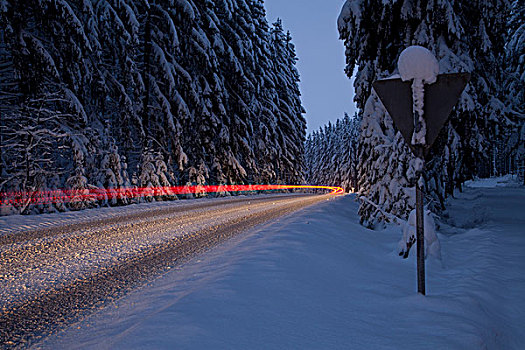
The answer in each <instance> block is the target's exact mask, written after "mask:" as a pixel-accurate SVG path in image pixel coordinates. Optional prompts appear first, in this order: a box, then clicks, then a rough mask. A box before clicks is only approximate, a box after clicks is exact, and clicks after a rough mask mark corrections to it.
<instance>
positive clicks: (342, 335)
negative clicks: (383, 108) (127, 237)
mask: <svg viewBox="0 0 525 350" xmlns="http://www.w3.org/2000/svg"><path fill="white" fill-rule="evenodd" d="M478 184H479V182H477V183H470V184H469V185H470V187H467V188H466V191H465V192H464V193H463V194H461V195H459V198H458V199H455V200H451V201H450V203H449V212H448V216H449V218H448V219H447V221H448V223H449V224H445V223H441V227H440V229H439V231H438V236H439V239H440V240H441V249H442V251H441V252H442V260H441V261H440V260H434V259H430V260H428V261H427V293H428V295H427V296H426V297H423V296H421V295H416V293H415V290H416V273H415V256H414V255H415V254H414V253H415V250H412V251H411V254H410V257H409V258H408V259H406V260H403V259H401V258H400V257H399V256H398V255H397V242H398V240H399V238H400V235H401V231H400V229H399V227H396V226H389V227H388V228H387V229H386V230H383V231H370V230H367V229H365V228H363V227H361V226H360V225H359V223H358V222H359V220H358V217H357V214H356V212H357V203H356V202H355V201H354V196H353V195H349V196H345V197H341V198H339V199H336V200H333V201H327V202H326V203H324V204H321V205H318V206H316V207H311V208H308V209H306V210H304V211H303V212H302V214H299V215H295V216H293V217H287V218H283V219H280V220H279V221H278V222H276V223H274V224H273V225H268V226H266V227H262V228H259V229H257V230H253V231H252V232H251V234H249V235H248V236H244V237H243V238H242V239H241V238H236V239H234V240H232V241H229V242H228V243H227V244H224V245H222V246H221V247H219V248H217V249H215V250H213V251H211V252H209V253H207V254H205V255H202V256H200V257H199V258H198V259H194V260H193V261H191V262H189V263H187V264H186V265H185V266H183V267H181V268H180V269H177V270H175V271H171V272H169V273H167V274H165V275H164V276H162V277H161V278H159V279H157V280H155V281H153V282H152V283H151V284H149V285H147V286H145V287H143V288H141V289H140V290H137V291H135V292H133V293H131V294H129V295H128V296H127V297H125V298H124V299H121V300H120V301H118V302H117V303H116V304H115V305H114V306H112V307H109V308H107V309H104V310H101V311H100V312H99V313H98V314H95V315H93V316H92V317H90V318H88V319H86V320H84V321H83V322H80V323H77V324H74V325H73V326H71V327H70V328H69V329H67V330H66V331H65V332H63V333H61V334H59V335H58V336H56V337H53V338H50V339H48V340H47V341H46V342H44V343H43V344H41V345H44V346H46V347H50V348H76V347H81V348H108V349H109V348H111V349H119V348H120V349H129V348H177V349H232V348H233V349H400V348H403V349H520V348H522V346H523V344H525V333H524V332H523V324H525V275H524V273H523V271H525V257H524V255H525V215H523V212H524V211H525V188H523V187H498V188H491V187H488V184H487V182H486V181H485V182H484V185H483V186H484V188H476V186H477V185H478ZM495 184H496V182H494V185H495ZM478 187H479V186H478ZM452 224H453V225H454V226H452Z"/></svg>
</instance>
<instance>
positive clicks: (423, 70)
mask: <svg viewBox="0 0 525 350" xmlns="http://www.w3.org/2000/svg"><path fill="white" fill-rule="evenodd" d="M397 67H398V69H399V75H400V76H401V80H403V81H407V80H412V79H421V80H422V81H423V83H426V84H432V83H434V82H435V81H436V79H437V76H438V74H439V63H438V61H437V59H436V57H435V56H434V55H433V54H432V52H430V51H429V50H428V49H426V48H424V47H422V46H409V47H407V48H406V49H404V50H403V52H401V55H399V60H398V61H397Z"/></svg>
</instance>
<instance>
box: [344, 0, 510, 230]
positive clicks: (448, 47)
mask: <svg viewBox="0 0 525 350" xmlns="http://www.w3.org/2000/svg"><path fill="white" fill-rule="evenodd" d="M507 13H508V3H507V2H506V1H499V0H498V1H480V2H453V1H449V0H439V1H418V2H414V1H411V0H405V1H393V2H390V1H386V2H385V1H369V2H366V4H365V3H362V2H356V1H347V2H346V3H345V5H344V6H343V9H342V11H341V14H340V17H339V20H338V27H339V32H340V35H341V39H342V40H344V42H345V46H346V55H347V67H346V72H347V74H348V75H349V76H350V75H351V74H352V73H353V71H354V68H356V67H357V74H356V81H355V85H354V86H355V88H356V97H355V101H356V103H357V106H358V108H359V111H360V112H359V113H360V115H361V116H362V135H361V141H360V146H359V153H360V159H361V163H360V166H359V179H360V183H359V190H360V194H361V195H363V196H365V197H367V198H368V200H370V201H372V202H374V203H375V204H377V205H379V207H380V208H381V209H383V210H385V211H390V212H391V213H392V214H394V215H398V216H404V217H406V215H407V214H408V212H409V211H410V208H411V206H412V205H413V203H412V200H411V196H410V194H409V193H407V192H408V191H409V190H408V188H407V186H408V187H409V186H411V185H413V179H412V178H411V177H412V172H411V171H410V167H408V168H406V169H404V166H405V165H404V164H406V162H405V161H406V160H408V159H409V158H410V157H411V155H410V153H409V150H408V148H407V147H406V145H404V142H403V140H402V139H401V137H399V134H398V133H395V132H394V131H393V125H392V122H391V119H390V118H389V117H387V116H386V113H385V111H384V108H383V106H382V104H381V103H380V102H379V100H378V99H377V96H376V95H375V94H374V93H373V92H372V91H371V84H372V82H373V81H374V80H376V79H379V78H383V77H386V76H389V75H391V74H393V73H395V70H396V63H397V59H398V56H399V54H400V52H401V51H402V50H403V49H404V48H406V47H407V46H410V45H422V46H425V47H427V48H429V49H430V50H431V51H433V53H434V54H435V55H436V56H437V58H438V60H439V63H440V72H441V73H447V72H458V71H459V72H461V71H469V72H472V75H473V78H472V80H471V83H470V84H469V86H468V87H467V90H466V91H465V93H464V94H463V95H462V98H461V100H460V101H459V103H458V105H457V107H456V108H455V111H454V112H453V113H452V116H451V121H450V123H449V124H448V126H447V128H445V130H444V131H443V133H442V134H441V136H440V138H441V139H440V140H438V142H437V145H436V147H434V149H433V153H434V155H435V156H436V157H435V161H434V162H433V163H431V164H428V165H427V176H426V185H427V194H431V195H432V196H436V197H437V198H436V197H434V200H432V198H429V199H430V202H431V203H432V204H434V207H435V209H437V208H439V207H440V206H441V205H442V203H443V196H444V195H446V194H447V193H448V194H450V193H452V192H453V189H454V188H456V187H458V186H460V184H461V183H462V182H463V181H465V180H466V179H468V178H470V177H472V176H474V175H477V174H483V172H484V171H485V169H486V168H487V166H486V164H487V163H488V157H487V155H489V154H490V153H491V150H492V144H491V140H494V139H496V136H497V133H498V130H501V129H504V128H505V126H506V120H505V110H504V108H503V104H502V103H501V102H500V100H499V98H500V97H501V93H502V85H501V81H502V75H501V74H502V69H501V63H502V61H501V59H502V57H503V56H502V55H503V44H502V42H504V40H501V38H504V37H505V32H504V29H505V23H504V22H505V18H506V14H507ZM479 18H490V19H491V20H490V21H484V20H482V21H479V20H478V19H479ZM472 23H478V25H476V26H473V25H472ZM394 183H395V185H394ZM400 198H402V199H400ZM395 199H398V202H393V200H395ZM360 214H361V217H362V220H363V222H366V224H367V225H368V226H374V225H375V224H377V223H378V222H379V221H381V220H383V219H384V217H383V215H382V214H381V213H380V211H378V210H377V209H376V208H375V207H374V206H373V205H371V204H369V203H367V202H363V204H362V205H361V208H360Z"/></svg>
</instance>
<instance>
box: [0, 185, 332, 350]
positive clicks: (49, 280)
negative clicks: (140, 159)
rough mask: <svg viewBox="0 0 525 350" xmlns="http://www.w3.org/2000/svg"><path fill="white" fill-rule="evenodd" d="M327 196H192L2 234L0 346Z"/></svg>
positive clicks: (25, 340)
mask: <svg viewBox="0 0 525 350" xmlns="http://www.w3.org/2000/svg"><path fill="white" fill-rule="evenodd" d="M327 198H328V197H327V196H326V195H297V194H294V195H271V196H269V195H266V196H251V197H244V196H243V197H234V198H231V199H226V200H211V201H187V203H177V205H173V206H165V207H160V208H156V209H153V210H144V211H138V212H137V211H134V212H126V211H124V212H123V213H121V214H120V215H117V216H112V217H106V218H101V219H96V220H93V218H90V219H89V220H85V221H79V220H75V221H74V222H70V223H68V222H63V223H61V224H60V225H59V226H54V227H49V228H39V229H33V230H26V231H19V232H13V233H10V234H5V235H2V236H0V347H1V348H18V347H22V348H24V347H28V346H30V345H31V344H32V343H34V342H35V341H38V340H39V339H41V338H43V337H46V336H47V335H49V334H51V333H53V332H56V331H57V330H59V329H60V328H62V327H64V326H66V325H67V324H69V323H71V322H74V321H76V320H78V319H80V318H82V317H84V316H86V315H88V314H90V313H91V312H93V311H96V310H98V309H100V308H102V307H104V306H106V305H108V304H109V303H111V301H112V300H115V299H117V298H119V297H121V296H122V295H123V294H125V293H126V292H127V291H129V290H131V289H133V288H135V287H137V286H138V285H140V284H142V283H144V282H146V281H148V280H151V279H152V278H154V277H155V276H156V275H158V274H159V273H162V272H163V271H165V270H166V269H169V268H172V267H174V266H177V265H178V264H181V263H182V262H184V261H185V260H186V259H188V258H190V257H192V256H194V255H195V254H198V253H200V252H203V251H205V250H207V249H210V248H211V247H213V246H215V245H217V244H220V243H221V242H223V241H225V240H226V239H228V238H230V237H233V236H234V235H238V234H240V233H242V232H245V231H246V230H247V229H249V228H252V227H254V226H256V225H260V224H263V223H266V222H269V221H271V220H274V219H276V218H278V217H280V216H283V215H286V214H290V213H292V212H294V211H297V210H299V209H302V208H304V207H307V206H310V205H313V204H315V203H318V202H320V201H324V200H326V199H327ZM199 202H200V203H199Z"/></svg>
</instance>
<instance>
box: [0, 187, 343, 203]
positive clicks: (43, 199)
mask: <svg viewBox="0 0 525 350" xmlns="http://www.w3.org/2000/svg"><path fill="white" fill-rule="evenodd" d="M296 189H305V190H308V189H320V190H329V191H330V193H329V194H330V195H340V194H344V190H343V189H342V188H341V187H337V186H315V185H217V186H215V185H203V186H168V187H129V188H110V189H105V188H102V189H99V188H95V189H82V190H71V189H60V190H49V191H25V192H23V191H20V192H16V191H15V192H0V205H17V204H18V205H20V204H50V203H71V202H79V201H85V200H93V201H98V200H112V199H123V198H128V199H130V198H142V197H157V196H172V195H183V194H205V193H220V192H250V191H278V190H296Z"/></svg>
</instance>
